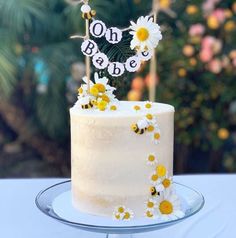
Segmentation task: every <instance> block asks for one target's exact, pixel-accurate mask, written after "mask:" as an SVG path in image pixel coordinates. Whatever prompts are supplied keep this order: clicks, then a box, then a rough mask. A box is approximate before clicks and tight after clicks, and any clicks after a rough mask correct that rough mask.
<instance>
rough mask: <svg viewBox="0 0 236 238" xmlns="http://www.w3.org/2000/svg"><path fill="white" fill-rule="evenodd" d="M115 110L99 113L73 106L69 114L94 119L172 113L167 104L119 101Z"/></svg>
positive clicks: (94, 110)
mask: <svg viewBox="0 0 236 238" xmlns="http://www.w3.org/2000/svg"><path fill="white" fill-rule="evenodd" d="M146 105H151V107H150V108H146ZM116 107H117V110H106V111H99V110H97V109H95V108H91V109H87V110H84V109H81V107H80V106H79V105H77V104H75V105H74V106H73V107H72V108H71V109H70V111H71V113H76V114H78V115H84V116H94V117H117V116H124V117H127V116H128V117H129V116H130V117H132V116H137V115H140V116H142V115H143V116H144V115H146V114H147V113H150V114H162V113H168V112H174V110H175V109H174V107H173V106H171V105H169V104H164V103H156V102H155V103H151V102H147V101H119V102H118V103H117V105H116Z"/></svg>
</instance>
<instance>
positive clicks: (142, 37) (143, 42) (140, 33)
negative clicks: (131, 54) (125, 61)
mask: <svg viewBox="0 0 236 238" xmlns="http://www.w3.org/2000/svg"><path fill="white" fill-rule="evenodd" d="M130 23H131V26H130V29H131V31H130V34H131V35H133V39H132V41H131V45H130V48H131V49H132V50H133V49H138V50H139V51H149V50H153V49H154V48H156V47H157V45H158V43H159V41H160V40H161V39H162V34H161V31H160V26H159V25H158V24H156V23H154V22H153V21H152V18H150V17H149V16H146V17H143V16H142V17H140V18H139V19H138V20H137V23H134V22H133V21H131V22H130Z"/></svg>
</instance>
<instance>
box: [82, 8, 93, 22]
mask: <svg viewBox="0 0 236 238" xmlns="http://www.w3.org/2000/svg"><path fill="white" fill-rule="evenodd" d="M95 16H96V11H95V10H91V11H89V12H83V13H82V17H83V18H84V19H87V20H91V19H92V18H93V17H95Z"/></svg>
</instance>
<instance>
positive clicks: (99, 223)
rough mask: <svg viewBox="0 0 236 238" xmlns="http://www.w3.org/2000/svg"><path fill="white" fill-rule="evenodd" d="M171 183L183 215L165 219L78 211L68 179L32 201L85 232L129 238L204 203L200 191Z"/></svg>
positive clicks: (49, 214)
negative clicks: (121, 217) (120, 217)
mask: <svg viewBox="0 0 236 238" xmlns="http://www.w3.org/2000/svg"><path fill="white" fill-rule="evenodd" d="M174 186H175V189H176V191H177V194H178V195H179V196H180V198H181V202H182V206H183V209H184V210H185V216H184V217H183V218H178V219H176V220H173V221H167V222H163V221H160V220H156V219H147V218H140V219H132V220H131V221H128V222H124V221H115V220H113V219H109V218H106V217H99V216H92V215H88V214H85V213H82V212H79V211H78V210H76V209H74V208H73V206H72V199H71V181H70V180H69V181H66V182H62V183H58V184H55V185H53V186H51V187H48V188H46V189H45V190H43V191H41V192H40V193H39V194H38V195H37V197H36V199H35V202H36V205H37V207H38V208H39V209H40V210H41V211H42V212H43V213H44V214H46V215H47V216H49V217H51V218H53V219H56V220H57V221H59V222H62V223H64V224H66V225H69V226H72V227H75V228H78V229H82V230H86V231H89V232H96V233H103V234H104V237H107V238H131V237H133V235H134V234H135V233H144V232H150V231H154V230H158V229H163V228H166V227H168V226H171V225H174V224H177V223H179V222H181V221H184V220H185V219H187V218H189V217H191V216H192V215H194V214H196V213H197V212H199V211H200V210H201V208H202V207H203V205H204V197H203V196H202V194H200V193H199V192H197V191H195V190H194V189H192V188H190V187H187V186H185V185H182V184H179V183H174Z"/></svg>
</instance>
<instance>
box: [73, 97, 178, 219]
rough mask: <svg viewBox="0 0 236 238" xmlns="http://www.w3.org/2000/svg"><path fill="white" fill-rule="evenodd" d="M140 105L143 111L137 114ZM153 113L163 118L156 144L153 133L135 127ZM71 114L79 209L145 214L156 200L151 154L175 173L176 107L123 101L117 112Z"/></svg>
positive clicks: (75, 110) (76, 111)
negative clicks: (150, 201) (120, 209)
mask: <svg viewBox="0 0 236 238" xmlns="http://www.w3.org/2000/svg"><path fill="white" fill-rule="evenodd" d="M135 105H138V106H139V107H140V108H141V110H134V106H135ZM147 114H152V115H153V116H155V117H156V118H157V124H158V127H159V128H160V131H161V138H160V141H159V143H158V145H157V144H155V143H154V142H153V141H152V139H151V136H150V135H149V134H150V133H144V134H142V135H140V134H136V133H134V132H133V131H132V129H131V125H132V124H134V123H137V122H138V121H139V120H140V119H142V118H143V117H145V116H146V115H147ZM70 115H71V147H72V148H71V151H72V153H71V158H72V163H71V165H72V167H71V168H72V194H73V203H74V205H75V207H77V208H78V209H79V210H81V211H83V212H87V213H91V214H95V215H107V216H111V215H112V212H113V210H114V208H115V207H116V206H119V205H122V204H123V205H125V206H126V207H129V208H130V209H131V210H132V211H133V212H134V213H135V216H136V217H140V216H143V215H144V212H145V202H146V200H147V198H148V197H149V196H150V181H151V175H152V173H153V168H152V167H151V166H149V165H148V164H147V162H148V161H147V158H148V157H149V155H150V154H155V155H156V157H157V160H158V163H160V164H162V165H164V166H165V167H166V169H167V171H168V176H172V174H173V131H174V108H173V107H172V106H171V105H167V104H159V103H153V104H152V107H151V108H150V109H147V108H145V102H125V101H123V102H120V103H119V106H118V110H117V111H114V112H113V111H104V112H101V111H97V110H81V109H80V108H78V107H77V106H74V107H73V108H72V109H71V110H70Z"/></svg>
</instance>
